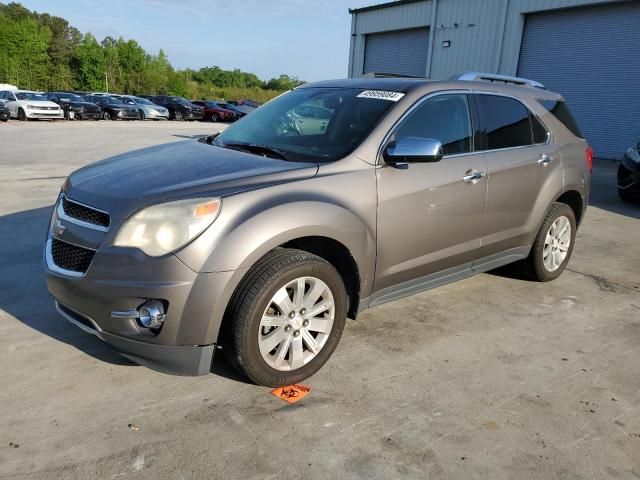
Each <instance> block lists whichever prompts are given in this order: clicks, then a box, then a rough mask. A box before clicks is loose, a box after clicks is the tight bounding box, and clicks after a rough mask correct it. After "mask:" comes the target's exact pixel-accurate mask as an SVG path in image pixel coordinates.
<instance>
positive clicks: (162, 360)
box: [56, 301, 215, 376]
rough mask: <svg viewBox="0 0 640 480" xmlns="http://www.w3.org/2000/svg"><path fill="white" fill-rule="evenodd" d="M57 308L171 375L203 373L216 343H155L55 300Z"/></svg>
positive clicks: (117, 347) (125, 354)
mask: <svg viewBox="0 0 640 480" xmlns="http://www.w3.org/2000/svg"><path fill="white" fill-rule="evenodd" d="M56 310H58V312H59V313H60V315H62V316H63V317H64V318H66V319H67V320H68V321H70V322H71V323H73V324H74V325H76V326H77V327H79V328H80V329H82V330H84V331H85V332H87V333H90V334H91V335H95V336H96V337H98V338H99V339H100V340H102V341H104V342H105V343H106V344H108V345H110V346H111V347H113V348H114V349H115V350H116V351H117V352H118V353H120V355H122V356H123V357H126V358H128V359H129V360H131V361H133V362H135V363H138V364H140V365H144V366H146V367H149V368H152V369H154V370H158V371H161V372H163V373H169V374H173V375H188V376H196V375H206V374H207V373H209V372H210V370H211V362H212V361H213V354H214V352H215V345H191V346H174V345H154V344H150V343H145V342H140V341H137V340H132V339H130V338H126V337H121V336H119V335H114V334H111V333H109V332H106V331H104V330H102V329H101V328H100V327H99V326H98V325H97V324H96V323H95V322H94V321H93V320H92V319H90V318H89V317H86V316H84V315H82V314H80V313H78V312H75V311H74V310H72V309H71V308H69V307H67V306H66V305H63V304H61V303H60V302H58V301H56Z"/></svg>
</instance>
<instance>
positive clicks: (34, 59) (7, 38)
mask: <svg viewBox="0 0 640 480" xmlns="http://www.w3.org/2000/svg"><path fill="white" fill-rule="evenodd" d="M0 83H10V84H13V85H17V86H18V87H20V88H26V89H31V90H43V91H54V90H82V91H105V90H108V91H110V92H117V93H126V94H132V95H136V94H150V95H154V94H157V95H163V94H167V95H178V96H183V97H187V98H191V99H196V98H220V99H237V98H252V99H254V100H258V101H266V100H268V99H270V98H273V97H274V96H276V95H278V94H279V93H281V92H282V91H284V90H289V89H291V88H293V87H295V86H297V85H300V84H301V83H303V82H301V81H300V80H298V79H297V78H295V77H290V76H288V75H281V76H280V77H278V78H272V79H270V80H268V81H263V80H261V79H260V78H258V76H257V75H255V74H253V73H248V72H243V71H241V70H238V69H236V70H224V69H222V68H220V67H216V66H212V67H203V68H200V69H199V70H193V69H184V70H178V69H175V68H173V67H172V66H171V63H170V62H169V60H168V59H167V56H166V54H165V53H164V51H163V50H160V51H159V52H158V54H157V55H154V54H150V53H148V52H146V51H145V50H144V48H142V47H141V46H140V45H139V44H138V42H136V41H135V40H125V39H124V38H122V37H120V38H118V39H115V38H112V37H106V38H104V39H103V40H102V41H101V42H99V41H98V39H97V38H95V37H94V36H93V35H92V34H91V33H84V34H83V33H82V32H80V31H79V30H78V29H77V28H75V27H73V26H71V25H69V22H68V21H67V20H65V19H64V18H61V17H56V16H53V15H49V14H48V13H37V12H35V11H30V10H28V9H27V8H25V7H23V6H22V5H20V4H19V3H15V2H12V3H9V4H3V3H0Z"/></svg>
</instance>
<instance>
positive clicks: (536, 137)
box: [531, 114, 548, 144]
mask: <svg viewBox="0 0 640 480" xmlns="http://www.w3.org/2000/svg"><path fill="white" fill-rule="evenodd" d="M531 129H532V130H533V143H536V144H538V143H546V142H547V135H548V132H547V129H546V127H545V126H544V125H543V124H542V122H541V121H540V120H538V117H536V116H535V115H533V114H531Z"/></svg>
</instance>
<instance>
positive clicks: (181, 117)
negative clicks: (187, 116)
mask: <svg viewBox="0 0 640 480" xmlns="http://www.w3.org/2000/svg"><path fill="white" fill-rule="evenodd" d="M174 118H175V119H176V121H177V122H182V121H184V115H182V112H181V111H180V110H176V113H175V114H174Z"/></svg>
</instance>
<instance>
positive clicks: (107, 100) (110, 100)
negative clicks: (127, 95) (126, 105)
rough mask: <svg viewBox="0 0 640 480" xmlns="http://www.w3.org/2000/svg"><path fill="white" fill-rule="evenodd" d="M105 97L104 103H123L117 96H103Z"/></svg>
mask: <svg viewBox="0 0 640 480" xmlns="http://www.w3.org/2000/svg"><path fill="white" fill-rule="evenodd" d="M103 98H104V99H105V103H120V104H121V103H123V102H122V101H121V100H120V99H119V98H116V97H107V96H105V97H103Z"/></svg>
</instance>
